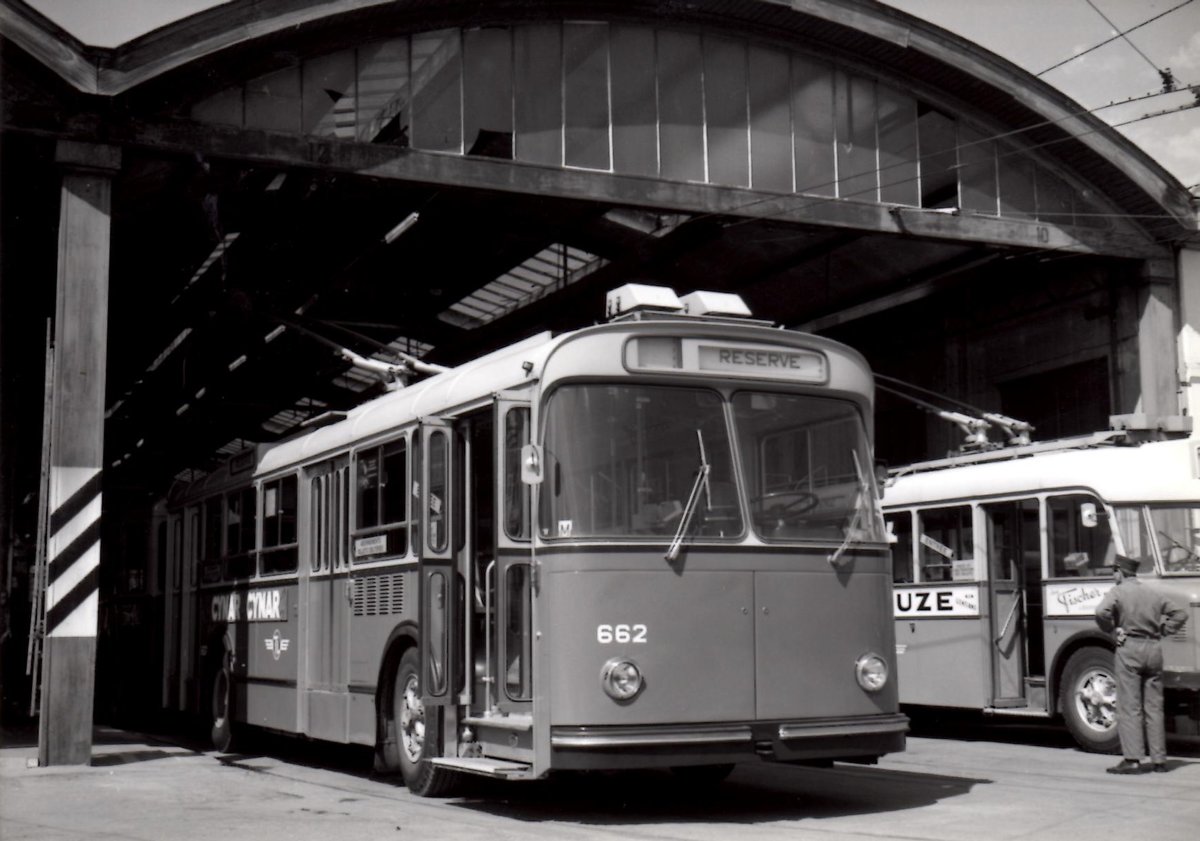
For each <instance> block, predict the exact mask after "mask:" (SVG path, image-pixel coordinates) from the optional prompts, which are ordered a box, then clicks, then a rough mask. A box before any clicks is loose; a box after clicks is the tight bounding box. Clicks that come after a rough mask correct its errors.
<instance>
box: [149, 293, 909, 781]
mask: <svg viewBox="0 0 1200 841" xmlns="http://www.w3.org/2000/svg"><path fill="white" fill-rule="evenodd" d="M646 301H650V302H652V303H653V304H654V305H655V306H654V307H647V306H645V303H646ZM608 306H609V310H610V315H612V316H615V317H614V318H613V319H612V320H610V321H609V322H607V323H604V324H599V325H596V326H592V327H588V328H585V329H581V330H578V331H575V332H570V333H566V334H562V335H558V336H551V335H550V334H548V333H547V334H543V335H539V336H535V337H533V338H531V339H528V340H526V341H523V342H521V343H518V344H516V345H513V346H511V347H508V348H505V349H503V350H500V351H497V352H494V353H492V354H490V355H488V356H485V357H482V358H480V359H476V360H474V361H472V362H470V363H467V364H464V365H462V366H460V367H457V368H453V369H450V370H449V371H446V372H444V373H439V374H436V375H434V376H431V377H429V378H428V379H425V380H423V381H421V382H417V383H414V384H412V385H409V386H407V387H404V388H401V389H398V390H394V391H391V392H389V393H387V394H384V395H382V396H380V397H378V398H375V399H374V400H372V401H370V402H367V403H364V404H363V405H361V406H360V407H358V408H356V409H353V410H351V411H349V412H347V413H346V414H345V416H344V417H340V418H336V419H330V420H332V422H330V423H328V424H326V425H322V426H317V427H315V428H312V429H310V430H307V431H304V432H302V433H301V434H299V435H298V436H296V437H293V438H291V439H290V440H286V441H284V442H281V443H276V444H274V445H269V446H260V447H259V448H258V449H257V450H254V451H247V452H246V453H245V455H244V456H242V457H240V458H239V457H235V458H234V459H232V460H231V461H230V463H229V464H228V465H227V468H226V469H225V470H223V471H221V472H220V473H215V474H212V475H210V476H207V477H205V478H204V479H203V480H200V481H199V482H197V483H194V484H192V485H190V486H188V487H186V488H179V489H178V490H177V491H176V492H174V493H173V494H171V496H170V498H169V500H168V501H167V503H166V505H165V508H164V512H165V513H164V515H163V516H164V517H165V524H164V526H163V528H162V530H161V531H162V533H163V534H164V538H163V539H164V540H165V541H166V542H167V545H168V547H169V551H170V558H171V564H170V565H169V566H170V568H171V570H172V572H171V576H172V579H171V581H170V584H169V587H168V591H169V604H168V606H167V610H166V628H165V639H166V651H165V655H164V656H165V669H164V672H165V675H166V676H165V680H164V688H163V694H164V703H165V704H166V705H167V706H168V707H173V708H176V709H182V710H189V711H192V712H195V713H199V714H202V715H204V716H206V717H208V718H209V719H211V725H212V732H213V738H214V742H215V744H216V746H217V747H218V748H220V749H228V748H229V747H230V745H231V742H232V740H233V738H234V737H235V736H236V735H237V734H238V732H239V729H240V728H243V727H245V726H246V725H252V726H255V727H261V728H268V729H271V730H274V731H283V732H288V733H296V734H303V735H304V736H307V737H311V738H314V739H322V740H329V741H332V742H340V743H354V744H361V745H372V746H374V748H375V751H376V762H377V765H378V766H380V767H381V768H383V769H388V770H398V771H400V772H401V773H402V775H403V778H404V781H405V783H406V784H407V785H408V786H409V787H410V788H411V789H412V790H413V791H415V792H418V793H421V794H425V795H435V794H441V793H447V792H448V791H450V790H451V789H452V788H453V787H454V786H455V784H456V783H457V782H459V781H461V779H462V775H463V774H481V775H487V776H491V777H498V778H506V779H531V778H537V777H541V776H543V775H545V774H547V773H548V772H551V771H555V770H558V769H628V768H649V767H661V768H672V769H675V770H677V771H678V772H679V773H681V774H685V775H688V774H690V775H692V776H693V777H695V778H715V779H719V778H720V777H722V776H723V775H724V774H725V773H728V770H729V769H730V768H732V767H733V764H734V763H737V762H744V761H763V760H774V761H779V762H810V763H811V762H816V763H828V762H830V761H832V760H847V761H855V762H874V761H876V760H877V759H878V757H880V756H881V755H883V754H885V753H888V752H892V751H900V750H903V748H904V742H905V733H906V731H907V724H908V722H907V718H906V717H905V716H904V715H902V714H901V713H900V712H899V707H898V699H897V689H896V682H895V679H894V672H895V640H894V637H893V627H892V623H891V622H890V621H889V620H888V619H887V615H886V611H887V609H888V605H889V604H890V600H891V586H892V584H891V570H890V555H889V552H888V546H887V543H886V534H885V531H884V528H883V520H882V510H881V508H880V506H879V498H878V492H877V486H876V481H875V478H874V476H873V470H872V464H873V453H872V401H873V384H872V375H871V372H870V370H869V369H868V366H867V365H866V363H865V361H864V360H863V358H862V357H861V356H860V355H859V354H857V353H856V352H854V351H853V350H851V349H849V348H847V347H845V346H843V345H840V344H838V343H835V342H833V341H829V340H825V339H822V338H819V337H815V336H811V335H804V334H800V333H795V332H790V331H786V330H782V329H774V328H772V327H771V326H770V325H769V324H766V323H763V322H757V321H754V320H752V319H749V318H747V317H746V316H748V315H749V313H748V311H746V310H745V309H744V304H742V303H741V301H740V299H738V298H736V296H731V295H724V294H719V293H693V294H692V295H689V296H686V297H684V298H683V299H682V300H681V299H679V298H677V297H676V296H675V293H674V292H672V291H671V290H667V289H664V288H662V287H650V286H644V285H639V284H630V285H627V286H624V287H622V288H621V289H619V290H615V291H614V292H611V293H609V298H608ZM732 312H736V313H738V314H739V315H737V316H734V315H731V314H728V313H732ZM722 313H726V314H722Z"/></svg>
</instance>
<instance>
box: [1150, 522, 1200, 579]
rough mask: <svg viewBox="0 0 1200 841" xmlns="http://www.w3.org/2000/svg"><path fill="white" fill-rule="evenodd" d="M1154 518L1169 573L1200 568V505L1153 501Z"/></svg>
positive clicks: (1165, 565) (1185, 571) (1193, 573)
mask: <svg viewBox="0 0 1200 841" xmlns="http://www.w3.org/2000/svg"><path fill="white" fill-rule="evenodd" d="M1150 522H1151V523H1152V524H1153V527H1154V534H1155V537H1156V538H1157V540H1158V555H1159V557H1160V558H1162V562H1163V572H1165V573H1166V574H1167V575H1171V574H1182V575H1195V574H1196V573H1198V572H1200V505H1151V506H1150ZM1144 566H1145V563H1144V562H1143V567H1144Z"/></svg>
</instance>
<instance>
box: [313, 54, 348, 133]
mask: <svg viewBox="0 0 1200 841" xmlns="http://www.w3.org/2000/svg"><path fill="white" fill-rule="evenodd" d="M303 78H304V99H303V101H302V103H301V104H302V113H301V121H302V130H303V131H304V133H305V134H318V135H321V136H323V137H343V138H347V139H352V138H353V137H354V116H355V115H354V50H342V51H341V52H339V53H334V54H333V55H327V56H322V57H320V58H315V59H313V60H311V61H306V62H304V76H303Z"/></svg>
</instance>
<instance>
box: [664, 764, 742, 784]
mask: <svg viewBox="0 0 1200 841" xmlns="http://www.w3.org/2000/svg"><path fill="white" fill-rule="evenodd" d="M732 772H733V763H732V762H725V763H721V764H720V765H673V766H671V773H672V774H674V775H675V778H676V779H677V780H678V781H679V782H680V783H682V784H683V785H686V786H688V787H689V788H690V787H692V786H700V787H704V786H715V785H718V784H719V783H721V782H722V781H724V779H725V778H726V777H728V776H729V775H730V774H731V773H732Z"/></svg>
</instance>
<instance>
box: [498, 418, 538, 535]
mask: <svg viewBox="0 0 1200 841" xmlns="http://www.w3.org/2000/svg"><path fill="white" fill-rule="evenodd" d="M529 440H530V438H529V408H528V407H526V406H518V407H516V408H513V409H509V410H508V412H507V413H506V414H505V415H504V533H505V534H507V535H508V536H509V537H511V538H512V539H513V540H528V539H529V534H530V531H531V530H530V526H529V520H530V517H529V514H530V491H529V485H526V484H525V483H524V482H522V481H521V447H522V446H524V445H525V444H528V443H529Z"/></svg>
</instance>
